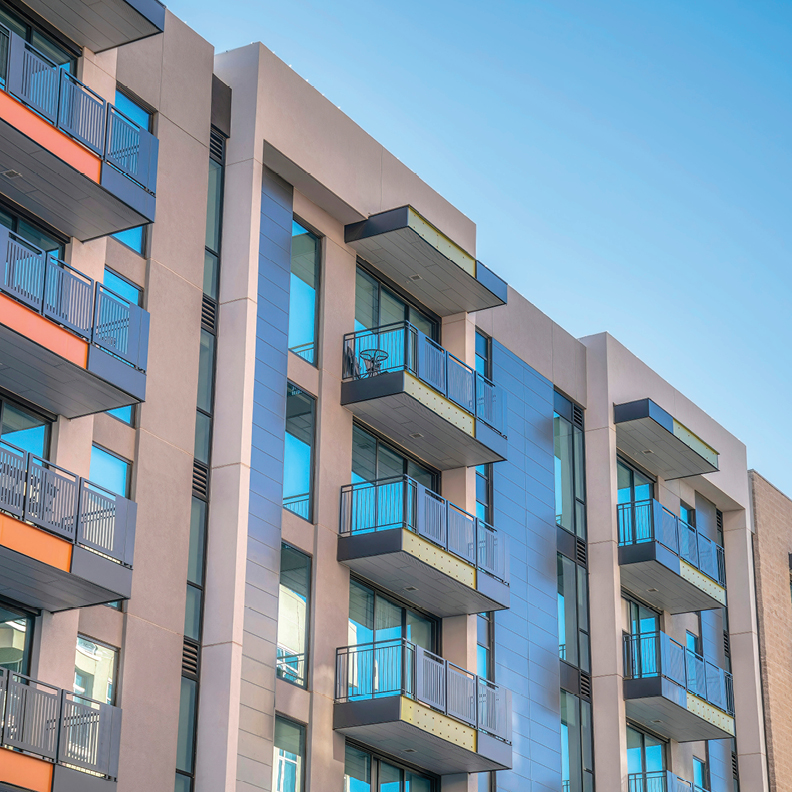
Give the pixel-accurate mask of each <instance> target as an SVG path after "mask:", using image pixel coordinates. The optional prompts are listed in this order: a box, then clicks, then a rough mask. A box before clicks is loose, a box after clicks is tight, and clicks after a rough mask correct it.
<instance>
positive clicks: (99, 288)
mask: <svg viewBox="0 0 792 792" xmlns="http://www.w3.org/2000/svg"><path fill="white" fill-rule="evenodd" d="M0 292H3V293H4V294H7V295H8V296H9V297H12V298H13V299H15V300H17V302H20V303H22V304H23V305H26V306H27V307H28V308H31V309H33V310H34V311H35V312H36V313H39V314H41V315H42V316H45V317H47V319H50V320H52V321H53V322H57V323H58V324H60V325H62V326H63V327H65V328H66V329H67V330H70V331H71V332H72V333H74V334H75V335H78V336H80V337H81V338H84V339H85V340H86V341H88V342H89V343H92V344H95V345H96V346H98V347H101V348H102V349H104V350H105V351H107V352H109V353H110V354H112V355H113V356H115V357H117V358H119V359H120V360H122V361H124V363H127V364H128V365H130V366H132V367H133V368H136V369H138V370H140V371H145V370H146V364H147V359H148V328H149V314H148V312H147V311H144V310H143V309H142V308H140V307H138V306H137V305H134V304H133V303H131V302H129V301H128V300H125V299H124V298H123V297H121V295H119V294H116V293H115V292H112V291H110V290H109V289H106V288H105V287H104V286H103V285H102V284H101V283H94V281H93V279H91V278H89V277H88V276H87V275H83V274H82V273H81V272H80V271H79V270H76V269H74V267H70V266H69V265H68V264H66V263H65V262H63V261H60V260H59V259H57V258H55V257H54V256H53V255H51V254H47V253H45V252H44V251H43V250H41V249H40V248H37V247H36V246H35V245H32V244H30V242H28V241H27V240H25V239H23V238H22V237H21V236H19V235H18V234H14V233H13V232H11V231H9V230H8V229H7V228H5V227H4V226H0Z"/></svg>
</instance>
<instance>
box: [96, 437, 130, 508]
mask: <svg viewBox="0 0 792 792" xmlns="http://www.w3.org/2000/svg"><path fill="white" fill-rule="evenodd" d="M94 448H98V449H99V450H100V451H104V452H105V453H106V454H109V455H110V456H112V457H115V458H116V459H120V460H121V461H122V462H125V463H126V465H127V476H126V492H127V494H126V495H123V496H122V497H124V498H126V499H127V500H134V498H133V497H132V468H133V467H134V465H135V462H134V460H132V459H127V458H126V457H124V456H121V454H119V453H117V452H116V451H111V450H110V449H109V448H106V447H105V446H103V445H101V444H100V443H95V442H91V449H92V450H93V449H94ZM89 481H90V479H89ZM91 483H96V482H93V481H92V482H91ZM97 486H99V487H101V486H102V485H101V484H98V485H97Z"/></svg>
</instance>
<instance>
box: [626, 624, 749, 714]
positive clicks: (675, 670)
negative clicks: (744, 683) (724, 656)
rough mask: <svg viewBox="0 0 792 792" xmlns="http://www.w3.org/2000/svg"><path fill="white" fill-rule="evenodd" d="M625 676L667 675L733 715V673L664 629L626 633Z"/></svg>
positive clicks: (637, 677) (638, 677) (695, 694)
mask: <svg viewBox="0 0 792 792" xmlns="http://www.w3.org/2000/svg"><path fill="white" fill-rule="evenodd" d="M624 677H625V679H647V678H649V677H665V678H666V679H670V680H671V681H672V682H675V683H676V684H677V685H679V686H680V687H683V688H685V689H686V690H688V691H689V692H690V693H692V694H693V695H694V696H698V698H700V699H702V700H704V701H706V702H708V703H709V704H712V706H713V707H717V708H718V709H719V710H722V711H723V712H725V713H727V714H729V715H734V683H733V681H732V675H731V674H730V673H729V672H728V671H724V670H723V669H722V668H719V667H718V666H716V665H715V664H714V663H710V662H709V660H705V659H704V658H703V657H701V655H697V654H696V653H695V652H692V651H691V650H690V649H686V648H685V647H684V646H682V644H680V643H677V642H676V641H675V640H673V639H672V638H671V637H670V636H668V635H666V634H665V633H662V632H654V633H646V634H644V635H625V636H624Z"/></svg>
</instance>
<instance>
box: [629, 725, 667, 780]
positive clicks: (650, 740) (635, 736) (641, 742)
mask: <svg viewBox="0 0 792 792" xmlns="http://www.w3.org/2000/svg"><path fill="white" fill-rule="evenodd" d="M665 770H666V749H665V743H663V742H662V740H659V739H658V738H657V737H655V736H653V735H651V734H646V733H645V732H642V731H641V730H640V729H636V728H635V727H634V726H627V772H628V773H629V774H630V775H631V776H634V775H644V774H646V775H647V776H649V778H652V777H657V776H660V777H662V781H657V782H655V783H658V784H665V777H664V776H663V773H664V772H665ZM634 786H635V789H637V790H638V789H643V787H642V786H638V785H634ZM659 788H661V787H658V789H659ZM631 789H632V787H631Z"/></svg>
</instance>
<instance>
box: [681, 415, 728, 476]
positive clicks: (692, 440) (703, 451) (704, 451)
mask: <svg viewBox="0 0 792 792" xmlns="http://www.w3.org/2000/svg"><path fill="white" fill-rule="evenodd" d="M674 437H677V438H679V439H680V440H681V441H682V442H683V443H685V445H688V446H690V447H691V448H692V449H693V450H694V451H695V452H696V453H697V454H698V455H699V456H702V457H704V459H706V460H707V462H709V463H710V464H711V465H712V466H713V467H718V452H717V451H716V450H715V449H714V448H713V447H712V446H710V445H707V444H706V443H705V442H704V441H703V440H702V439H701V438H700V437H699V436H698V435H696V434H694V433H693V432H691V431H690V429H688V428H687V426H685V425H684V424H681V423H679V421H677V419H676V418H674Z"/></svg>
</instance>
